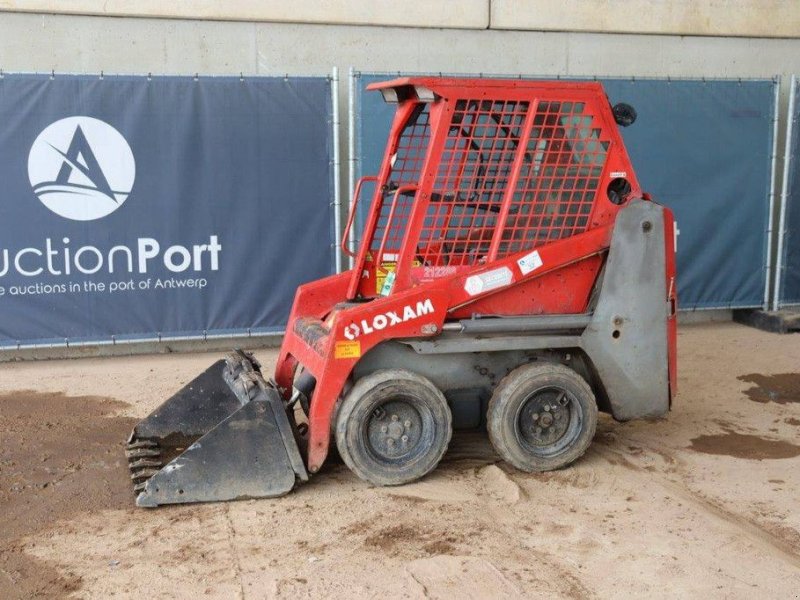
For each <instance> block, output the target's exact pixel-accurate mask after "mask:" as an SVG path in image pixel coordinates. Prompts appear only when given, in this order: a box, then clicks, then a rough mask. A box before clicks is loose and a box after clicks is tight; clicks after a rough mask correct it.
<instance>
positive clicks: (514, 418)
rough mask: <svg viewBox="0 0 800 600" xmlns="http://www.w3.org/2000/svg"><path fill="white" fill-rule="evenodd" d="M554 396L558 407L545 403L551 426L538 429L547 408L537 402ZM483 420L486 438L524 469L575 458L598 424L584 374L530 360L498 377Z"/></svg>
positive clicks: (552, 466)
mask: <svg viewBox="0 0 800 600" xmlns="http://www.w3.org/2000/svg"><path fill="white" fill-rule="evenodd" d="M565 401H566V403H565V404H563V405H562V404H561V403H562V402H565ZM554 402H555V403H558V406H557V407H555V408H547V409H546V411H547V415H548V416H547V419H548V421H547V422H548V423H549V425H548V427H552V429H548V428H544V431H545V433H544V434H542V433H541V432H542V431H543V428H539V429H538V431H537V428H536V424H537V423H539V424H540V423H542V421H541V420H539V419H541V416H540V415H544V414H545V412H540V410H539V408H540V407H550V406H551V405H552V404H554ZM564 409H567V410H564ZM533 419H536V420H537V421H533ZM486 421H487V429H488V430H489V439H490V440H491V442H492V445H493V446H494V448H495V450H497V453H498V454H499V455H500V457H501V458H502V459H503V460H504V461H506V462H507V463H509V464H511V465H513V466H514V467H516V468H517V469H519V470H521V471H526V472H528V473H533V472H538V471H552V470H554V469H560V468H562V467H565V466H566V465H568V464H570V463H572V462H574V461H576V460H577V459H578V458H580V457H581V456H582V455H583V453H584V452H586V450H587V449H588V448H589V445H590V444H591V443H592V438H594V434H595V431H596V430H597V402H596V400H595V397H594V393H593V392H592V388H591V387H589V384H588V383H586V380H585V379H583V377H581V376H580V375H578V373H576V372H575V371H573V370H572V369H570V368H569V367H565V366H564V365H560V364H555V363H530V364H527V365H523V366H521V367H517V368H516V369H514V370H513V371H511V373H509V374H508V375H506V376H505V377H504V378H503V379H502V380H501V381H500V383H499V384H498V386H497V387H496V388H495V390H494V394H493V395H492V399H491V400H490V401H489V408H488V410H487V414H486ZM562 428H564V431H563V432H561V433H560V430H561V429H562ZM559 434H560V437H556V436H559ZM542 437H543V438H544V439H542ZM551 438H552V439H553V440H554V441H552V442H550V439H551Z"/></svg>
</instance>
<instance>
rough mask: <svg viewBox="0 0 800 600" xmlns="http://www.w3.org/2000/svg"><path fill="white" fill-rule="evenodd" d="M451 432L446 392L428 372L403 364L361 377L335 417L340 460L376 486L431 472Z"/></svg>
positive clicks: (451, 418)
mask: <svg viewBox="0 0 800 600" xmlns="http://www.w3.org/2000/svg"><path fill="white" fill-rule="evenodd" d="M452 433H453V417H452V415H451V413H450V408H449V407H448V405H447V400H445V397H444V394H442V392H441V391H440V390H439V389H438V388H437V387H436V386H435V385H434V384H433V383H431V381H430V380H428V379H426V378H425V377H422V376H420V375H417V374H416V373H412V372H410V371H405V370H402V369H386V370H382V371H377V372H375V373H372V374H370V375H367V376H365V377H362V378H361V379H359V380H358V381H357V382H356V384H355V385H354V386H353V388H352V389H351V390H350V391H349V392H348V393H347V395H346V396H345V398H344V400H343V401H342V404H341V406H340V407H339V410H338V414H337V416H336V447H337V449H338V450H339V454H340V455H341V457H342V460H344V462H345V464H346V465H347V466H348V467H349V468H350V470H351V471H353V472H354V473H355V474H356V475H358V476H359V477H360V478H361V479H364V480H366V481H369V482H370V483H373V484H375V485H400V484H403V483H409V482H411V481H414V480H416V479H419V478H420V477H423V476H424V475H427V474H428V473H430V472H431V471H432V470H433V469H434V468H435V467H436V465H437V464H439V461H440V460H441V459H442V457H443V456H444V453H445V451H446V450H447V446H448V444H449V443H450V438H451V437H452Z"/></svg>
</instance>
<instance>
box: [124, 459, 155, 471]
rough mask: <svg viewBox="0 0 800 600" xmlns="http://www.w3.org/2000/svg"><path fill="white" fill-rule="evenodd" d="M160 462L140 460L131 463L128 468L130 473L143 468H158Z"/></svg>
mask: <svg viewBox="0 0 800 600" xmlns="http://www.w3.org/2000/svg"><path fill="white" fill-rule="evenodd" d="M160 466H161V461H160V460H154V459H152V458H140V459H139V460H136V461H133V462H131V463H130V464H129V465H128V467H130V469H131V471H133V470H134V469H141V468H144V467H160Z"/></svg>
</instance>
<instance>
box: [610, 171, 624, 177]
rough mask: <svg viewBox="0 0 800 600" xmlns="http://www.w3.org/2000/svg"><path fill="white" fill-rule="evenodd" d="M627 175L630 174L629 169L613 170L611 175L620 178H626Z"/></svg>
mask: <svg viewBox="0 0 800 600" xmlns="http://www.w3.org/2000/svg"><path fill="white" fill-rule="evenodd" d="M627 176H628V172H627V171H611V175H609V177H611V179H619V178H622V179H625V178H626V177H627Z"/></svg>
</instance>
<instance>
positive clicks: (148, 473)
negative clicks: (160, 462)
mask: <svg viewBox="0 0 800 600" xmlns="http://www.w3.org/2000/svg"><path fill="white" fill-rule="evenodd" d="M156 473H158V469H149V468H148V469H138V470H137V471H131V479H132V480H133V481H138V480H140V479H149V478H150V477H152V476H153V475H155V474H156Z"/></svg>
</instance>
